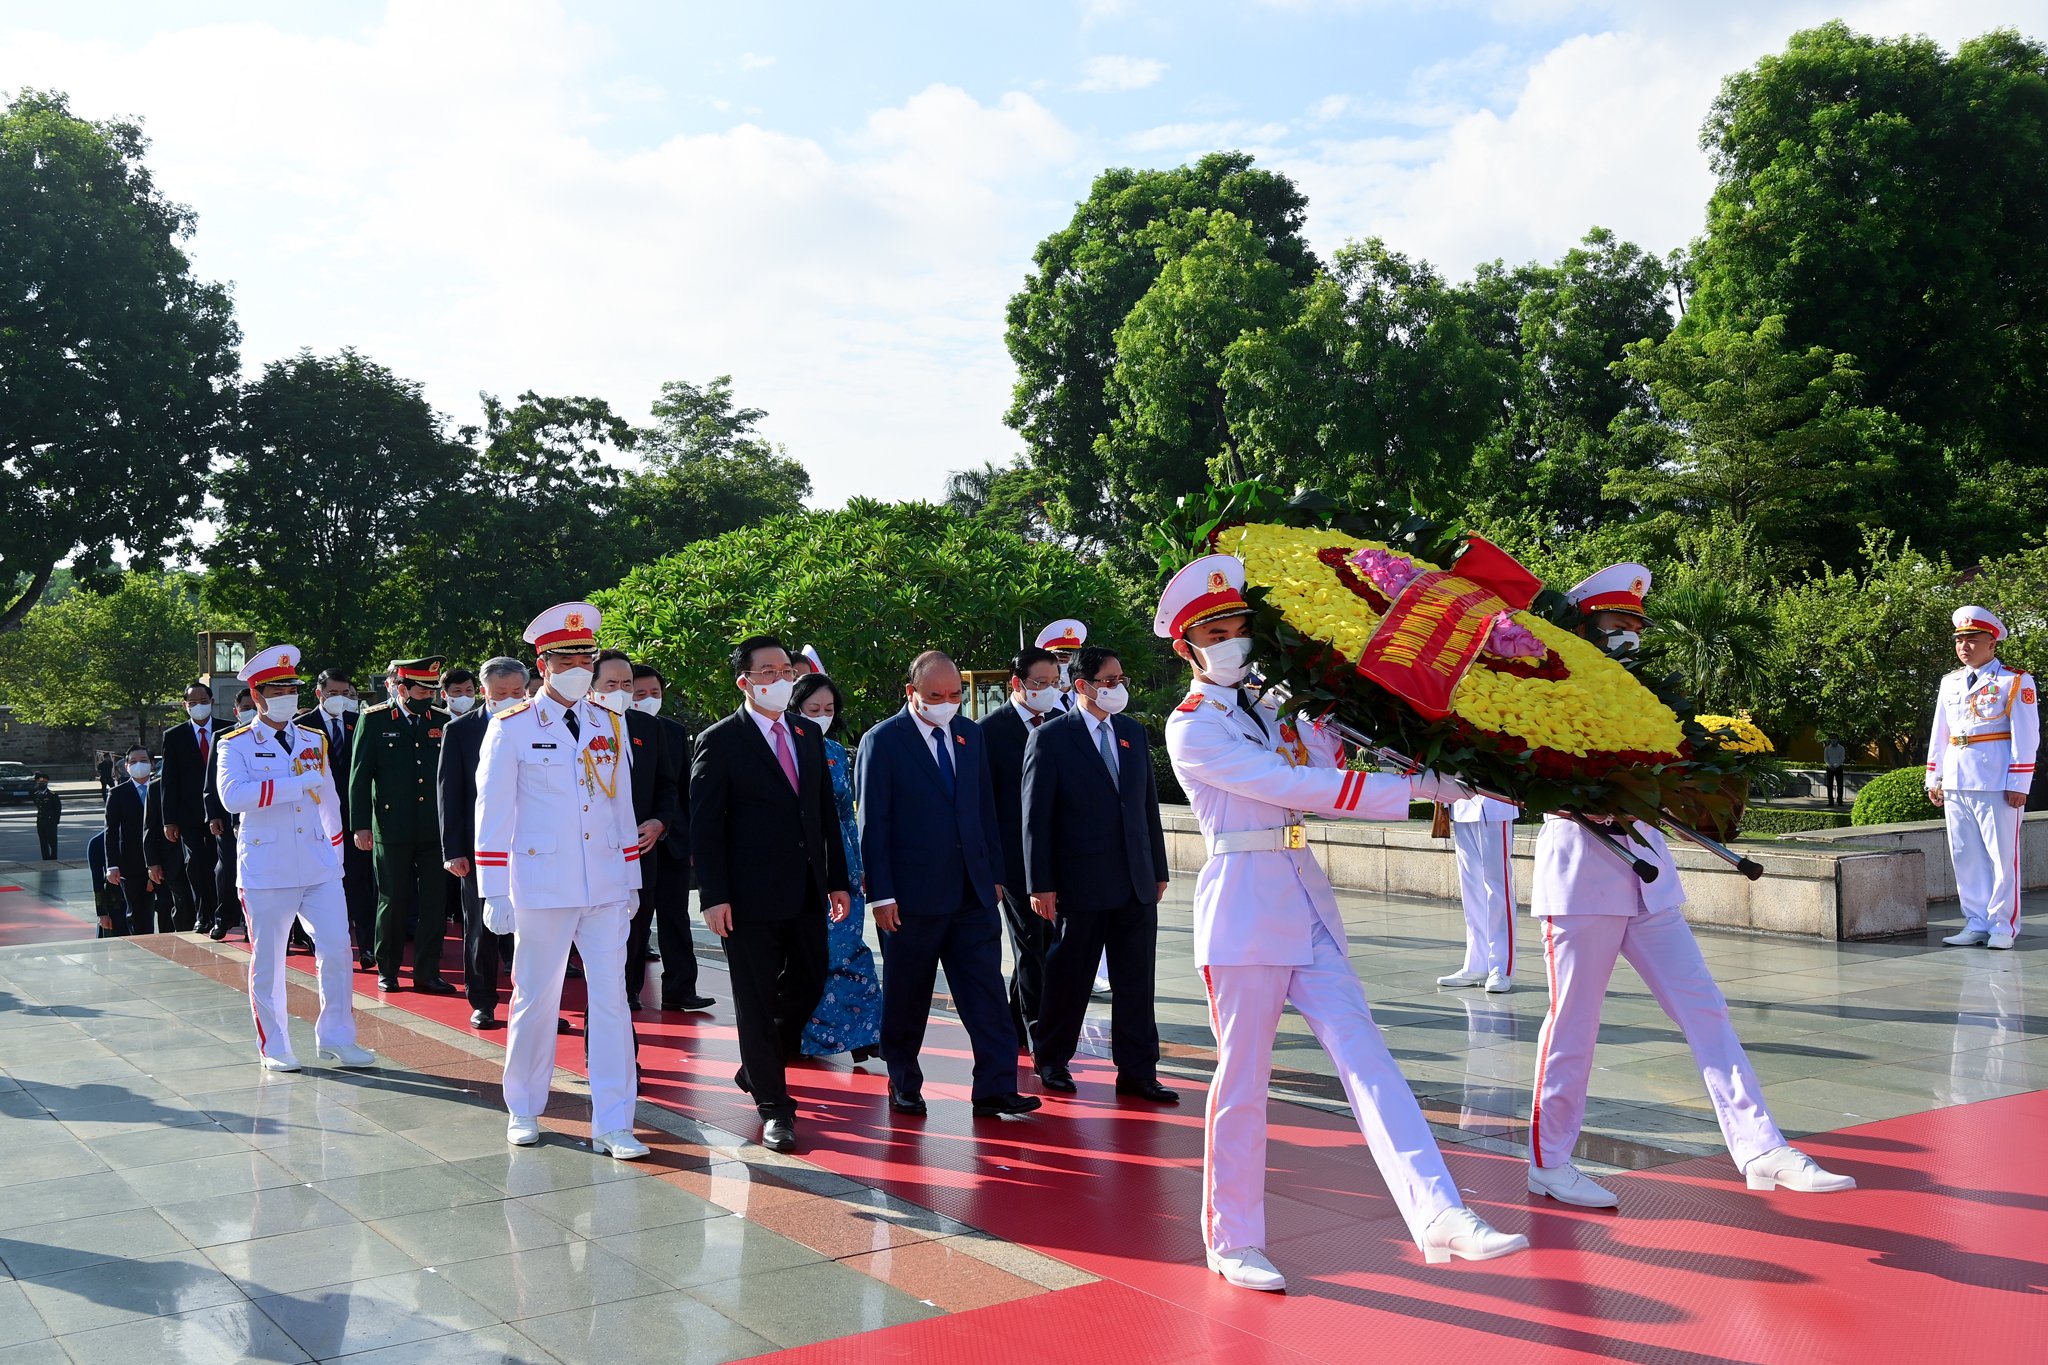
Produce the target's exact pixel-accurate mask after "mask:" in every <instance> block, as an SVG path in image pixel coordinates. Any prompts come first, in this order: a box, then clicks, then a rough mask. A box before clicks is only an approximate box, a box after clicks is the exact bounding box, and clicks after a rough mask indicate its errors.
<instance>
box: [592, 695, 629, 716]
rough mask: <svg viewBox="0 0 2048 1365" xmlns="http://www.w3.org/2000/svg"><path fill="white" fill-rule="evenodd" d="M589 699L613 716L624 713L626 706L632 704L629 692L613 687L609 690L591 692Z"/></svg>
mask: <svg viewBox="0 0 2048 1365" xmlns="http://www.w3.org/2000/svg"><path fill="white" fill-rule="evenodd" d="M590 699H591V700H592V701H594V702H596V703H597V704H598V705H599V706H602V707H603V708H604V709H605V710H607V711H609V712H611V713H612V714H613V715H615V716H623V715H625V714H626V708H627V707H629V706H631V705H632V704H633V694H632V693H631V692H627V691H623V690H618V689H615V690H613V691H609V692H593V693H591V694H590Z"/></svg>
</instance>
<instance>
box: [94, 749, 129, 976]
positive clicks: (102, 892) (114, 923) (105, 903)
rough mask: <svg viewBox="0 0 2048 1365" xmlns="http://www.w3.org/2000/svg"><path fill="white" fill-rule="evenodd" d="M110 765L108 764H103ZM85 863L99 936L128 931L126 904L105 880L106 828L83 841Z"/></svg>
mask: <svg viewBox="0 0 2048 1365" xmlns="http://www.w3.org/2000/svg"><path fill="white" fill-rule="evenodd" d="M103 766H109V767H110V766H111V764H107V765H103ZM85 865H86V868H87V869H88V875H90V876H91V877H92V900H93V912H94V914H96V915H97V916H98V917H99V922H100V932H99V936H100V937H101V938H114V937H117V936H119V935H124V934H126V933H127V932H128V907H127V906H126V905H125V904H123V903H122V901H121V893H120V892H119V891H116V890H115V889H114V888H113V887H112V886H110V885H108V883H107V831H106V829H105V828H104V827H102V828H101V829H100V830H99V832H98V833H96V834H94V835H93V836H92V838H90V839H87V840H86V841H85Z"/></svg>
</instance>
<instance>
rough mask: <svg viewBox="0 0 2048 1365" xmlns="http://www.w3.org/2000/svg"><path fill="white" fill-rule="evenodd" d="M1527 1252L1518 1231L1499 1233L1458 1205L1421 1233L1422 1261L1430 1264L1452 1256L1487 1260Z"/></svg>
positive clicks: (1445, 1211)
mask: <svg viewBox="0 0 2048 1365" xmlns="http://www.w3.org/2000/svg"><path fill="white" fill-rule="evenodd" d="M1528 1249H1529V1239H1528V1238H1527V1237H1524V1236H1523V1235H1522V1234H1521V1233H1519V1232H1502V1231H1501V1230H1500V1229H1499V1228H1496V1227H1494V1226H1493V1225H1491V1224H1490V1223H1488V1222H1487V1221H1486V1220H1485V1219H1484V1218H1481V1217H1480V1216H1479V1215H1478V1214H1476V1213H1474V1212H1472V1210H1470V1209H1468V1208H1465V1207H1463V1206H1462V1205H1461V1206H1459V1207H1458V1208H1455V1209H1445V1210H1444V1211H1443V1212H1442V1213H1440V1214H1438V1215H1437V1216H1436V1221H1435V1222H1434V1223H1431V1224H1430V1225H1429V1227H1428V1228H1426V1229H1425V1230H1424V1231H1423V1234H1422V1259H1423V1260H1425V1261H1427V1262H1429V1263H1430V1264H1431V1265H1442V1264H1443V1263H1444V1262H1445V1261H1448V1260H1450V1259H1451V1257H1453V1256H1456V1257H1457V1258H1459V1259H1460V1260H1464V1261H1490V1260H1492V1259H1493V1258H1494V1257H1496V1256H1506V1255H1508V1254H1509V1253H1510V1252H1516V1251H1527V1250H1528Z"/></svg>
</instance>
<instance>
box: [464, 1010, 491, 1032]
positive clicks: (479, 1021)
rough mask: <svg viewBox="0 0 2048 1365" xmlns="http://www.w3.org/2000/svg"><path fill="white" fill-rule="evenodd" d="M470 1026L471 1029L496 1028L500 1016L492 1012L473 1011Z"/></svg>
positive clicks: (470, 1016)
mask: <svg viewBox="0 0 2048 1365" xmlns="http://www.w3.org/2000/svg"><path fill="white" fill-rule="evenodd" d="M469 1026H470V1027H471V1028H496V1027H497V1026H498V1016H497V1015H496V1014H494V1013H493V1012H491V1011H490V1010H471V1011H470V1012H469Z"/></svg>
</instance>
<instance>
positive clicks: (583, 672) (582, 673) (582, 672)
mask: <svg viewBox="0 0 2048 1365" xmlns="http://www.w3.org/2000/svg"><path fill="white" fill-rule="evenodd" d="M596 676H597V675H596V674H595V673H593V672H591V671H590V670H589V669H587V668H565V669H563V670H562V671H561V672H559V673H550V674H548V686H549V687H552V688H553V689H554V690H555V695H556V696H558V697H561V698H562V699H563V700H564V701H581V700H583V697H584V695H585V694H586V693H588V692H589V691H590V680H591V679H592V678H594V677H596Z"/></svg>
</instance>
